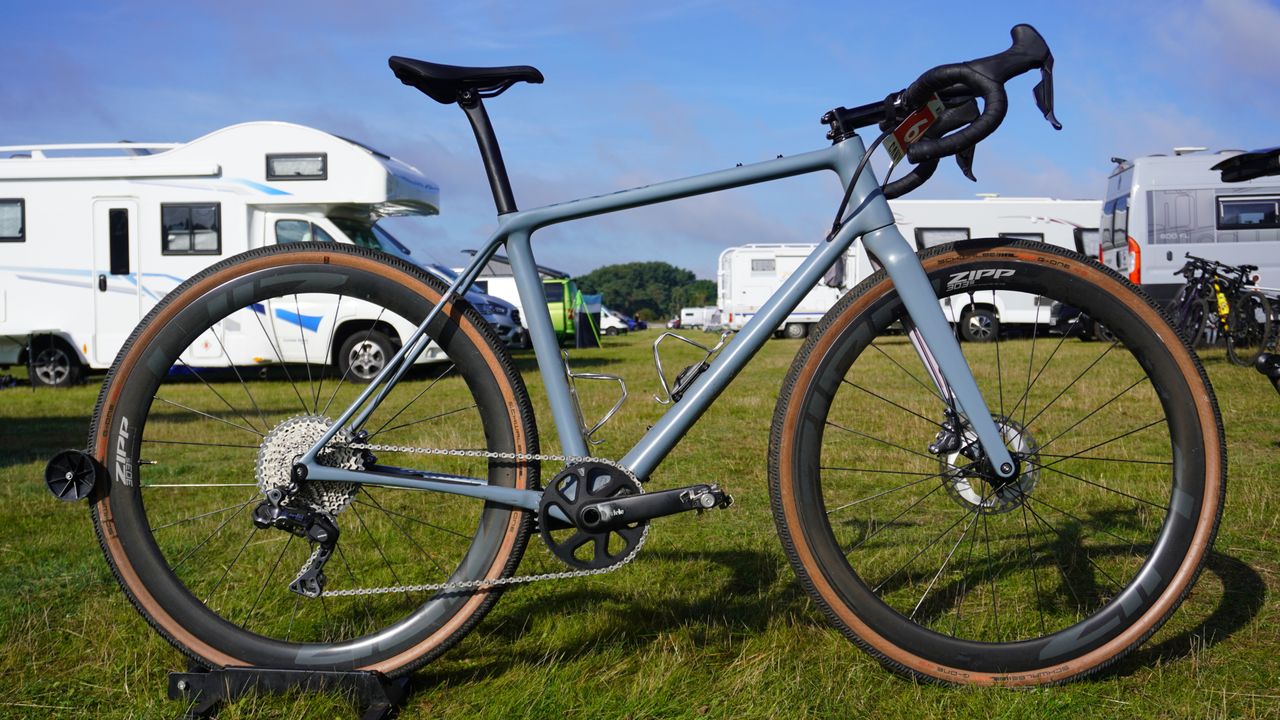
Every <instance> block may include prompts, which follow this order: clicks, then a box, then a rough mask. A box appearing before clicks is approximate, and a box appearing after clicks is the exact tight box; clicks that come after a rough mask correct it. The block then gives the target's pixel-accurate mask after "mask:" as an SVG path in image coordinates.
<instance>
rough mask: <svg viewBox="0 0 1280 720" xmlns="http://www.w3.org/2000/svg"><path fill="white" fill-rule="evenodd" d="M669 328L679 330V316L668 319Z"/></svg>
mask: <svg viewBox="0 0 1280 720" xmlns="http://www.w3.org/2000/svg"><path fill="white" fill-rule="evenodd" d="M667 329H668V330H679V329H680V318H679V317H673V318H671V319H670V320H668V321H667Z"/></svg>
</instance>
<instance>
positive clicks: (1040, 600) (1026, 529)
mask: <svg viewBox="0 0 1280 720" xmlns="http://www.w3.org/2000/svg"><path fill="white" fill-rule="evenodd" d="M1076 317H1079V315H1077V316H1076ZM1022 499H1023V502H1021V503H1019V507H1018V510H1020V511H1021V514H1022V533H1023V537H1024V538H1026V540H1027V565H1028V566H1029V567H1030V568H1031V584H1032V586H1033V587H1034V589H1035V592H1036V611H1037V612H1038V613H1039V614H1040V634H1041V635H1047V634H1048V633H1049V631H1048V630H1046V629H1045V622H1044V597H1043V596H1042V595H1041V594H1040V572H1039V570H1038V568H1037V567H1036V556H1035V553H1034V552H1033V551H1032V550H1031V527H1030V526H1029V525H1028V523H1027V504H1026V496H1025V495H1023V498H1022Z"/></svg>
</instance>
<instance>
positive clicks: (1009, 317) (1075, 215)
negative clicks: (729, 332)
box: [717, 196, 1102, 342]
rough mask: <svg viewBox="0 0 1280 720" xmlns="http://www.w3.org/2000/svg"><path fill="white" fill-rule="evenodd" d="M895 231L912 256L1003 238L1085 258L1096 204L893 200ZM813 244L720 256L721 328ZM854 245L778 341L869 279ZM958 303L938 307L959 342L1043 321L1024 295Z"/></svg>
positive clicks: (745, 312)
mask: <svg viewBox="0 0 1280 720" xmlns="http://www.w3.org/2000/svg"><path fill="white" fill-rule="evenodd" d="M889 206H890V208H891V209H892V210H893V214H894V220H895V222H897V224H898V229H899V230H901V231H902V234H903V235H904V236H905V237H906V238H907V240H908V242H912V243H914V244H915V246H916V249H917V250H924V249H926V248H930V247H934V246H935V245H940V244H943V243H948V242H955V241H959V240H968V239H971V238H984V237H1005V238H1021V239H1026V240H1032V241H1037V242H1047V243H1051V244H1053V245H1057V246H1059V247H1064V248H1068V249H1070V250H1074V251H1076V252H1080V253H1083V254H1086V255H1089V256H1090V257H1094V256H1096V253H1097V248H1098V242H1099V240H1098V230H1097V222H1098V217H1099V215H1100V213H1101V208H1102V203H1100V202H1098V201H1096V200H1054V199H1050V198H1005V197H998V196H984V197H982V198H981V199H977V200H893V201H890V203H889ZM813 248H814V246H813V245H745V246H741V247H732V248H728V249H726V250H725V251H724V252H722V253H721V254H720V261H719V271H718V273H717V300H718V302H719V304H720V308H721V310H722V311H723V312H724V318H725V322H726V324H727V325H728V326H729V327H730V328H732V329H734V330H739V329H741V328H742V326H743V325H745V324H746V322H747V321H748V320H750V319H751V318H752V317H753V316H754V315H755V313H756V312H757V311H758V310H759V309H760V306H761V305H763V304H764V302H765V301H766V300H767V299H768V298H769V296H770V295H772V294H773V292H774V291H775V290H776V289H777V288H778V286H779V285H781V284H782V282H783V281H784V280H786V279H787V277H789V276H790V275H791V273H792V272H794V271H795V270H796V268H798V267H799V266H800V263H801V262H803V261H804V259H805V258H806V257H808V255H809V253H810V252H811V251H812V250H813ZM874 270H875V268H874V267H873V265H872V263H871V261H870V259H869V258H868V257H867V254H866V250H865V249H864V248H863V246H862V244H861V243H858V244H857V245H855V247H854V248H853V249H852V250H850V251H849V253H847V254H846V255H845V267H844V272H843V282H841V283H836V284H835V285H834V286H828V285H825V284H820V285H818V286H817V287H815V288H814V289H813V290H811V291H810V292H809V294H808V295H806V296H805V297H804V299H803V300H802V301H801V302H800V304H799V305H798V306H797V307H796V309H795V311H794V312H792V313H791V315H790V316H788V317H787V318H786V319H785V320H784V321H783V322H782V324H781V325H780V326H779V327H778V332H779V333H780V334H781V335H783V336H784V337H790V338H802V337H805V336H806V335H808V334H809V331H810V330H811V329H812V327H813V326H814V325H815V324H816V323H817V322H818V321H819V320H821V319H822V316H823V315H824V314H825V313H826V312H827V310H829V309H830V308H831V306H833V305H834V304H835V303H836V301H837V300H839V299H840V297H841V296H842V295H843V294H844V293H845V292H846V291H847V290H848V288H850V287H852V286H853V285H855V284H857V283H858V282H859V281H861V280H862V279H863V278H865V277H867V276H868V275H870V274H871V273H872V272H874ZM961 300H963V302H952V301H945V300H944V301H943V310H944V312H946V314H947V319H948V320H950V321H951V322H953V323H956V324H957V325H958V327H959V330H960V334H961V336H962V337H964V338H965V339H967V340H971V341H979V342H980V341H986V340H991V339H993V338H995V337H996V333H998V332H999V331H1000V328H1001V326H1005V325H1030V324H1035V323H1048V322H1049V319H1050V318H1049V307H1048V305H1047V304H1045V303H1042V302H1041V300H1040V299H1039V298H1037V297H1034V296H1030V295H1026V294H1025V293H1012V292H993V291H986V292H980V293H975V294H974V296H973V298H972V299H970V298H968V297H967V296H966V297H963V298H961Z"/></svg>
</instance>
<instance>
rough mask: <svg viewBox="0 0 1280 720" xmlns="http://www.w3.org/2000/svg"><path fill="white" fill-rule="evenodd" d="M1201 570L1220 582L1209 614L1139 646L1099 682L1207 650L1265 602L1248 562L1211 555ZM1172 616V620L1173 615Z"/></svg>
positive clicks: (1263, 587)
mask: <svg viewBox="0 0 1280 720" xmlns="http://www.w3.org/2000/svg"><path fill="white" fill-rule="evenodd" d="M1204 571H1207V572H1211V573H1213V574H1214V575H1216V576H1218V579H1219V580H1220V581H1221V582H1222V596H1221V597H1220V598H1219V599H1218V604H1217V606H1216V607H1215V608H1214V609H1213V612H1211V613H1209V615H1208V616H1207V617H1205V618H1203V619H1202V620H1200V622H1198V623H1196V625H1195V626H1194V627H1191V628H1188V629H1186V630H1183V631H1182V632H1180V633H1178V634H1176V635H1174V636H1172V637H1168V638H1165V639H1163V640H1161V641H1160V642H1158V643H1156V644H1154V645H1144V646H1142V647H1139V648H1138V649H1137V650H1135V651H1134V652H1133V653H1132V654H1130V655H1129V656H1128V657H1126V658H1124V659H1123V660H1121V661H1120V662H1118V663H1116V664H1115V665H1114V666H1112V668H1111V669H1109V670H1107V671H1105V672H1103V673H1101V674H1099V675H1098V676H1097V678H1098V679H1099V680H1105V679H1107V678H1110V677H1128V676H1130V675H1133V674H1134V673H1136V672H1138V671H1140V670H1143V669H1146V668H1149V667H1152V666H1154V665H1156V664H1157V663H1160V664H1164V663H1168V662H1174V661H1177V660H1181V659H1183V658H1186V657H1187V656H1189V655H1192V654H1193V653H1197V652H1201V651H1203V650H1206V649H1208V648H1211V647H1213V646H1214V645H1218V644H1220V643H1221V642H1222V641H1224V640H1226V639H1227V638H1229V637H1231V636H1232V635H1234V634H1235V633H1236V632H1237V631H1239V630H1240V629H1242V628H1244V627H1245V626H1246V625H1248V624H1249V623H1250V622H1252V621H1253V619H1254V618H1256V617H1257V616H1258V613H1260V612H1262V608H1263V607H1264V606H1265V605H1266V601H1267V584H1266V581H1264V580H1263V579H1262V576H1261V575H1259V574H1258V571H1257V570H1254V569H1253V568H1252V567H1250V566H1249V564H1248V563H1246V562H1244V561H1243V560H1240V559H1238V558H1234V557H1232V556H1230V555H1223V554H1222V553H1217V552H1212V553H1210V554H1209V557H1208V559H1207V560H1206V561H1205V567H1204ZM1202 572H1203V571H1202ZM1203 583H1204V576H1203V574H1202V575H1201V577H1200V580H1199V581H1198V583H1197V585H1196V587H1197V588H1203V587H1204V585H1203ZM1193 591H1194V589H1193ZM1190 610H1191V608H1189V607H1187V606H1186V605H1185V604H1184V605H1183V606H1182V607H1181V608H1179V609H1178V610H1177V611H1176V613H1187V612H1189V611H1190ZM1174 617H1175V618H1176V614H1175V616H1174Z"/></svg>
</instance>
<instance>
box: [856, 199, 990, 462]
mask: <svg viewBox="0 0 1280 720" xmlns="http://www.w3.org/2000/svg"><path fill="white" fill-rule="evenodd" d="M863 242H864V243H866V248H867V252H869V253H871V254H872V255H873V256H875V259H876V260H877V261H878V262H879V263H880V264H881V265H882V266H884V269H885V271H886V272H888V273H889V277H890V279H892V280H893V285H894V287H896V288H897V289H898V294H899V296H900V297H901V298H902V302H903V304H904V305H906V308H907V313H908V314H909V315H910V316H911V322H912V323H914V324H915V326H916V328H917V329H918V330H919V331H920V335H921V336H922V337H923V338H924V343H925V346H926V347H927V348H928V349H929V352H930V353H931V354H932V355H933V357H934V359H935V360H936V361H937V363H938V369H939V370H940V371H941V372H942V377H943V378H944V379H946V381H947V384H948V385H949V386H950V388H951V392H952V393H953V394H954V395H955V399H956V403H957V404H958V405H959V406H960V410H961V412H963V413H964V414H965V416H966V417H968V418H969V422H970V424H971V425H972V427H973V430H974V432H975V433H976V434H977V436H978V441H979V442H980V443H982V449H983V451H985V452H986V455H987V457H988V458H989V459H990V461H991V468H992V470H994V471H995V473H996V475H998V476H999V477H1002V478H1008V477H1011V476H1012V475H1013V472H1014V464H1013V458H1012V457H1011V456H1010V455H1009V449H1008V448H1006V447H1005V444H1004V436H1003V435H1002V434H1001V433H1000V430H999V429H998V428H996V424H995V421H994V420H993V419H992V418H991V411H990V410H989V409H988V406H987V403H986V401H985V400H984V399H983V398H982V391H981V390H979V389H978V383H977V381H976V380H974V379H973V371H972V370H971V369H970V368H969V363H968V362H967V361H966V360H965V359H964V354H963V353H962V352H961V351H960V344H959V342H958V341H957V340H956V338H955V335H953V334H951V326H950V324H949V323H948V322H947V318H946V316H945V315H943V313H942V307H941V306H940V305H939V304H938V296H937V294H936V293H934V291H933V286H932V285H930V284H929V276H928V275H926V274H925V271H924V266H922V265H921V264H920V259H919V256H917V255H916V253H915V250H913V249H912V247H911V245H909V244H908V243H907V241H906V239H905V238H903V237H902V233H901V232H899V231H898V228H897V226H896V225H889V226H886V227H882V228H880V229H879V230H874V231H872V232H869V233H867V234H866V235H865V236H863Z"/></svg>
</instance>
